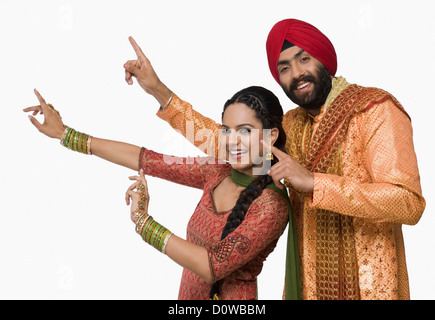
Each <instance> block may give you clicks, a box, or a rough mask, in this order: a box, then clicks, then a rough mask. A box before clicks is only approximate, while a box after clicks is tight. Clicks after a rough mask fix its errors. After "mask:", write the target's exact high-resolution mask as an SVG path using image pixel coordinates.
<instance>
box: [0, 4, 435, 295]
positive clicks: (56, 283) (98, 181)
mask: <svg viewBox="0 0 435 320" xmlns="http://www.w3.org/2000/svg"><path fill="white" fill-rule="evenodd" d="M429 3H430V1H426V0H425V1H423V0H420V1H413V2H411V1H403V0H394V1H393V0H383V1H378V0H376V1H375V0H364V1H363V0H358V1H345V0H342V1H339V0H330V1H320V0H316V1H314V0H313V1H310V2H300V1H293V0H284V1H267V2H266V1H257V0H255V1H254V0H249V1H241V0H238V1H227V0H224V1H222V0H221V1H199V0H198V1H193V0H190V1H176V0H172V1H131V0H125V1H107V0H106V1H101V0H100V1H84V0H76V1H72V0H60V1H59V0H56V1H54V0H53V1H47V0H45V1H30V0H27V1H17V0H14V1H12V0H10V1H8V0H0V34H1V38H0V39H1V45H2V49H1V53H0V57H1V59H0V70H1V75H0V90H1V91H0V92H1V94H0V99H1V100H0V101H1V110H2V113H1V116H2V118H1V119H2V125H1V126H0V136H1V138H2V147H1V157H0V159H1V160H0V161H1V166H0V168H1V169H0V170H1V171H0V183H1V184H0V188H1V189H0V191H1V192H0V197H1V198H0V298H1V299H176V298H177V294H178V286H179V281H180V276H181V267H179V266H178V265H176V264H175V263H173V262H172V261H171V260H169V259H168V258H167V257H166V256H163V255H161V254H160V253H158V252H157V251H156V250H154V249H153V248H151V247H149V246H148V245H146V244H144V243H143V242H142V241H141V239H140V238H139V237H138V236H137V235H136V234H135V232H134V225H133V224H132V223H131V221H130V219H129V214H128V212H129V208H128V207H127V206H126V205H125V203H124V192H125V190H126V188H127V187H128V186H129V185H130V181H129V180H128V179H127V177H128V176H129V175H132V174H135V173H134V172H132V171H130V170H128V169H125V168H121V167H116V166H115V165H112V164H110V163H108V162H105V161H103V160H100V159H98V158H96V157H89V156H85V155H81V154H78V153H74V152H71V151H68V150H66V149H64V148H63V147H61V146H60V145H59V144H58V141H57V140H52V139H49V138H47V137H45V136H43V135H41V134H40V133H39V132H37V130H36V129H35V128H34V127H33V126H32V125H31V123H30V122H29V120H28V119H27V116H26V115H25V114H24V113H23V112H22V109H23V108H24V107H27V106H31V105H36V104H38V103H37V100H36V97H35V96H34V94H33V88H37V89H38V90H39V91H40V92H41V94H42V95H43V96H44V97H45V98H46V99H47V101H49V102H51V103H52V104H54V105H55V106H56V108H57V109H58V110H60V112H61V114H62V117H63V120H64V122H65V123H66V124H68V125H70V126H72V127H74V128H75V129H77V130H81V131H84V132H86V133H89V134H92V135H94V136H97V137H102V138H108V139H115V140H121V141H125V142H129V143H133V144H137V145H143V146H146V147H148V148H151V149H154V150H156V151H158V152H163V153H169V154H174V155H186V156H187V155H197V154H198V152H199V151H198V150H197V149H195V148H194V147H192V146H190V145H189V144H188V143H187V142H185V140H184V139H183V138H182V137H181V136H178V135H177V134H176V133H175V132H174V131H173V130H172V129H171V128H170V127H169V126H168V125H167V124H166V123H164V122H163V121H162V120H160V119H158V118H157V117H156V116H155V112H156V111H157V108H158V105H157V104H156V102H155V101H154V100H153V98H152V97H150V96H147V95H146V94H145V93H144V92H143V91H142V90H141V89H140V88H139V87H138V86H137V84H135V85H134V86H131V87H130V86H127V85H126V83H125V82H124V72H123V68H122V65H123V63H124V62H125V61H126V60H128V59H132V58H134V57H135V56H134V51H133V50H132V48H131V47H130V44H129V42H128V36H129V35H132V36H134V37H135V39H136V40H137V42H138V43H139V44H140V45H141V46H142V48H143V50H144V52H145V53H146V54H147V55H148V57H149V59H150V60H151V62H152V63H153V65H154V67H155V69H156V71H157V73H158V75H159V76H160V78H161V79H162V80H163V81H164V82H165V83H166V84H167V85H168V86H169V87H170V88H171V89H172V90H174V91H175V92H176V93H177V94H178V95H179V96H180V97H181V98H183V99H185V100H187V101H189V102H191V103H192V104H193V105H194V107H195V108H196V110H198V111H199V112H201V113H203V114H205V115H207V116H209V117H211V118H214V119H216V120H218V121H219V120H220V114H221V109H222V106H223V103H224V102H225V101H226V99H227V98H229V97H230V96H231V95H232V94H233V93H234V92H236V91H237V90H239V89H241V88H244V87H246V86H249V85H262V86H265V87H267V88H269V89H271V90H272V91H274V92H275V93H276V94H277V95H278V96H279V98H280V100H281V102H282V104H283V106H284V109H285V110H289V109H291V108H294V105H292V104H291V102H290V101H289V100H288V99H287V98H286V97H285V96H284V94H283V93H282V90H281V88H280V87H279V86H278V85H277V84H276V83H275V81H274V80H273V78H272V76H271V75H270V73H269V70H268V67H267V60H266V52H265V40H266V37H267V34H268V32H269V30H270V28H271V27H272V26H273V24H274V23H276V22H277V21H279V20H281V19H284V18H298V19H302V20H305V21H307V22H310V23H312V24H314V25H315V26H317V27H318V28H319V29H320V30H322V31H323V32H324V33H325V34H326V35H327V36H328V37H329V38H330V39H331V41H332V42H333V44H334V46H335V48H336V51H337V53H338V61H339V63H338V65H339V67H338V72H337V74H338V75H343V76H345V77H346V78H347V80H348V81H350V82H354V83H358V84H361V85H367V86H377V87H381V88H383V89H385V90H388V91H390V92H391V93H393V94H394V95H395V96H396V97H397V98H398V99H399V100H400V101H401V102H402V104H403V105H404V106H405V108H406V110H407V111H408V113H409V114H410V116H411V117H412V119H413V127H414V141H415V149H416V152H417V156H418V160H419V169H420V173H421V177H422V187H423V193H424V195H425V197H426V200H427V207H426V211H425V213H424V215H423V217H422V219H421V220H420V222H419V223H418V224H417V225H416V226H412V227H411V226H404V227H403V229H404V236H405V243H406V249H407V261H408V268H409V276H410V283H411V294H412V298H413V299H433V298H435V294H434V291H433V290H431V289H432V288H433V287H434V286H435V280H434V277H433V270H434V268H435V258H434V254H433V251H434V250H433V248H434V247H435V240H434V237H433V230H431V227H432V226H433V223H434V217H433V215H432V211H433V203H432V200H433V198H434V197H433V193H434V191H435V190H434V187H433V183H432V182H433V180H434V179H435V177H434V171H433V169H432V167H431V166H432V165H433V163H434V161H435V158H434V151H433V150H434V149H433V147H432V145H433V143H431V142H430V140H432V139H433V138H434V126H433V124H432V122H433V119H434V112H433V109H434V107H435V106H434V104H433V99H432V95H433V91H434V90H433V85H434V82H433V75H434V73H435V64H434V62H433V57H434V56H435V41H434V39H435V22H434V20H433V19H432V18H433V17H432V16H433V12H432V10H431V9H430V7H429ZM148 181H149V182H148V183H149V189H150V194H151V202H150V209H149V210H150V213H151V214H152V215H153V216H154V217H155V218H156V219H157V220H158V221H159V222H161V223H162V224H163V225H165V226H166V227H168V228H169V229H170V230H172V231H173V232H175V233H176V234H177V235H179V236H185V228H186V225H187V222H188V219H189V217H190V215H191V214H192V212H193V210H194V208H195V206H196V204H197V202H198V200H199V198H200V195H201V191H199V190H194V189H189V188H185V187H181V186H178V185H174V184H171V183H169V182H165V181H161V180H157V179H153V178H149V179H148ZM431 181H432V182H431ZM168 195H171V196H170V197H169V196H168ZM285 238H286V237H285V236H284V237H282V238H281V240H280V241H279V243H278V247H277V249H276V250H275V251H274V252H273V253H272V254H271V255H270V257H269V258H268V259H267V261H266V263H265V267H264V270H263V272H262V274H261V276H260V277H259V298H260V299H280V298H281V293H282V288H283V277H284V259H285V255H284V252H285Z"/></svg>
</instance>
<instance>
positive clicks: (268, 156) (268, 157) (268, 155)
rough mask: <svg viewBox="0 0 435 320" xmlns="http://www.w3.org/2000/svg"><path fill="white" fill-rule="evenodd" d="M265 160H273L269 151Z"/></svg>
mask: <svg viewBox="0 0 435 320" xmlns="http://www.w3.org/2000/svg"><path fill="white" fill-rule="evenodd" d="M266 160H273V153H272V152H271V151H268V152H267V153H266Z"/></svg>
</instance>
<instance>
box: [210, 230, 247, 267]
mask: <svg viewBox="0 0 435 320" xmlns="http://www.w3.org/2000/svg"><path fill="white" fill-rule="evenodd" d="M234 248H236V249H237V251H239V252H240V253H241V254H245V253H247V252H248V251H249V249H250V248H251V244H250V242H249V239H248V238H247V237H245V236H243V235H241V234H236V235H232V236H229V237H226V238H225V239H224V240H222V241H221V242H219V243H218V244H217V245H216V246H215V247H214V248H213V253H214V256H215V258H216V260H217V261H219V262H223V261H225V260H227V259H228V258H229V256H230V255H231V253H232V252H233V250H234Z"/></svg>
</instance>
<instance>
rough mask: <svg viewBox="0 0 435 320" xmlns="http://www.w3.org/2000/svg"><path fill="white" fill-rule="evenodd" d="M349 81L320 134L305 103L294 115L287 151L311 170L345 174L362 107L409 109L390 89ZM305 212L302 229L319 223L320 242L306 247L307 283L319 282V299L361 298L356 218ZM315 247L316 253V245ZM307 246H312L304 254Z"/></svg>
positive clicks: (298, 198)
mask: <svg viewBox="0 0 435 320" xmlns="http://www.w3.org/2000/svg"><path fill="white" fill-rule="evenodd" d="M343 84H344V85H343V86H342V88H341V90H340V92H339V94H338V93H336V94H335V96H334V98H335V99H334V100H333V101H332V103H331V105H330V106H329V105H328V106H325V107H327V108H326V111H325V114H324V116H323V118H322V120H321V121H320V123H319V127H318V128H317V130H316V131H315V133H314V134H313V133H312V130H311V118H310V117H309V116H308V114H307V112H306V111H305V110H303V109H302V108H298V109H296V110H295V112H294V116H293V117H294V118H293V119H291V120H293V121H292V127H291V130H290V132H289V134H288V136H289V138H288V139H287V146H286V147H287V151H288V152H289V154H290V155H291V156H293V157H294V158H295V159H296V160H298V161H299V162H300V163H301V164H302V165H304V166H305V167H306V168H307V169H309V170H310V171H313V172H320V173H329V174H335V175H342V168H341V163H342V161H341V145H342V143H343V142H344V140H345V138H346V134H347V130H348V126H349V123H350V121H351V119H352V118H353V117H354V116H355V115H356V113H357V112H360V111H364V110H366V109H368V108H370V107H371V106H372V105H374V104H375V103H379V102H382V101H385V100H386V99H388V98H390V99H392V100H393V102H394V103H395V104H396V105H397V106H398V107H399V108H400V109H401V110H402V111H403V108H402V107H401V105H400V104H399V103H398V101H397V100H396V99H395V98H394V97H392V96H391V95H389V94H388V93H387V92H385V91H382V90H380V89H376V88H365V87H360V86H357V85H347V84H345V83H343ZM328 103H330V102H329V101H328ZM291 194H292V204H293V205H294V208H295V209H296V207H301V206H303V205H302V203H303V201H304V196H303V195H300V194H297V193H295V192H292V193H291ZM298 204H299V205H298ZM295 211H299V210H295ZM300 214H301V213H300ZM304 216H305V217H306V218H307V219H305V218H303V219H299V223H298V232H303V230H305V231H306V230H308V229H311V228H313V227H314V228H315V232H314V234H313V233H312V232H311V233H310V234H311V235H312V236H310V237H309V238H308V239H306V241H311V242H312V241H314V242H315V244H314V246H313V245H308V246H307V245H305V244H304V245H303V246H302V247H301V254H302V255H303V256H306V257H311V258H309V260H311V262H310V263H309V264H308V265H305V266H304V268H306V270H313V269H315V271H314V276H315V279H312V278H310V277H306V278H305V281H306V282H307V283H306V284H305V285H308V286H310V285H311V286H315V289H314V293H311V294H314V295H315V296H316V297H317V299H359V298H360V297H359V283H358V281H359V279H358V264H357V259H356V250H355V240H354V239H355V237H354V226H353V218H352V217H350V216H344V215H340V214H338V213H335V212H333V211H328V210H320V209H317V210H312V209H309V208H306V212H305V213H304ZM304 224H307V225H304ZM313 247H314V248H315V252H311V250H310V248H313ZM304 250H308V251H307V252H305V253H304V252H303V251H304ZM313 255H314V256H313ZM308 273H309V272H308ZM304 290H306V289H305V288H304Z"/></svg>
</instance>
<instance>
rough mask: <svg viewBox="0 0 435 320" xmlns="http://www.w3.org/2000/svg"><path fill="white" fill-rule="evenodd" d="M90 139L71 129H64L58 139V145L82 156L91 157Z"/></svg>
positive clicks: (88, 136)
mask: <svg viewBox="0 0 435 320" xmlns="http://www.w3.org/2000/svg"><path fill="white" fill-rule="evenodd" d="M91 141H92V137H91V136H90V135H87V134H85V133H81V132H78V131H75V130H74V129H73V128H70V127H66V128H65V130H64V131H63V133H62V137H61V138H60V144H61V145H63V146H64V147H66V148H68V149H70V150H73V151H77V152H80V153H84V154H89V155H91V154H92V152H91Z"/></svg>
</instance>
